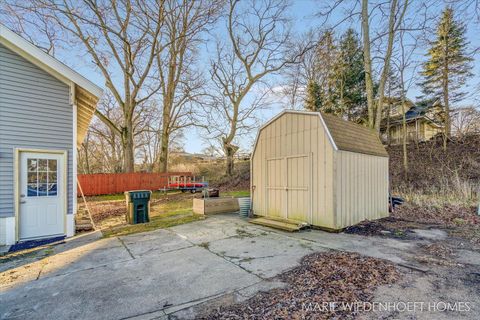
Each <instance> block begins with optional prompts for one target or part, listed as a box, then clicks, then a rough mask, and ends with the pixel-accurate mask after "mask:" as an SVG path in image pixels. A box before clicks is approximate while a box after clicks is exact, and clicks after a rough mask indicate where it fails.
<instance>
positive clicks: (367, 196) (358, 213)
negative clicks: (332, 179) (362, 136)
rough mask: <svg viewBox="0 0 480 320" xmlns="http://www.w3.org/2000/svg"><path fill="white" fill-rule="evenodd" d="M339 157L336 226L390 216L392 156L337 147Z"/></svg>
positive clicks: (337, 162)
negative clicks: (389, 190) (389, 178)
mask: <svg viewBox="0 0 480 320" xmlns="http://www.w3.org/2000/svg"><path fill="white" fill-rule="evenodd" d="M336 159H337V161H336V164H337V168H336V183H337V185H336V188H335V190H336V199H337V201H336V221H335V225H336V228H338V229H340V228H344V227H347V226H350V225H353V224H356V223H358V222H360V221H363V220H367V219H368V220H373V219H379V218H383V217H386V216H388V158H386V157H378V156H372V155H366V154H360V153H353V152H348V151H337V155H336Z"/></svg>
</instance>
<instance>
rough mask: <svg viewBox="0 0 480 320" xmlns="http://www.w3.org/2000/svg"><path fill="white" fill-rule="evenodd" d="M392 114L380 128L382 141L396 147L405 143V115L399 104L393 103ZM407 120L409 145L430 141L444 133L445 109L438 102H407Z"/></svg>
mask: <svg viewBox="0 0 480 320" xmlns="http://www.w3.org/2000/svg"><path fill="white" fill-rule="evenodd" d="M386 109H387V110H390V114H386V115H385V116H384V119H383V121H382V126H381V128H380V130H381V135H382V140H383V142H384V143H386V144H391V145H396V144H401V143H402V141H403V113H402V106H401V104H400V103H399V102H397V103H392V104H391V105H390V106H389V108H386ZM405 109H406V110H407V111H406V112H405V120H406V124H407V143H410V142H422V141H428V140H430V139H432V138H433V137H435V136H436V135H438V134H441V133H442V132H443V128H444V125H443V123H444V119H443V116H442V113H443V108H442V106H441V105H440V104H439V103H438V102H434V103H420V104H419V103H417V104H413V103H412V102H411V101H407V102H406V106H405Z"/></svg>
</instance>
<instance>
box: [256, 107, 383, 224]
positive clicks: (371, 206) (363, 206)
mask: <svg viewBox="0 0 480 320" xmlns="http://www.w3.org/2000/svg"><path fill="white" fill-rule="evenodd" d="M251 175H252V179H251V184H252V186H251V188H252V190H251V192H252V198H253V200H252V202H253V210H254V213H255V214H256V215H259V216H264V217H271V218H272V219H287V220H293V221H300V222H306V223H308V224H311V225H315V226H319V227H324V228H327V229H341V228H345V227H347V226H350V225H353V224H355V223H358V222H360V221H362V220H365V219H376V218H380V217H385V216H387V215H388V153H387V152H386V150H385V148H384V147H383V145H382V143H381V141H380V139H379V138H378V136H377V134H376V133H375V132H374V131H373V130H370V129H368V128H365V127H363V126H361V125H358V124H355V123H352V122H348V121H345V120H343V119H341V118H338V117H335V116H333V115H327V114H322V113H318V112H302V111H293V110H285V111H283V112H281V113H280V114H279V115H277V116H275V117H274V118H273V119H272V120H270V121H269V122H267V123H266V124H265V125H264V126H263V127H262V128H261V129H260V130H259V133H258V135H257V139H256V142H255V146H254V150H253V153H252V158H251Z"/></svg>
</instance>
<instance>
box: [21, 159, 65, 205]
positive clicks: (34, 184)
mask: <svg viewBox="0 0 480 320" xmlns="http://www.w3.org/2000/svg"><path fill="white" fill-rule="evenodd" d="M57 190H58V181H57V160H56V159H27V196H28V197H46V196H56V195H57V193H58V191H57Z"/></svg>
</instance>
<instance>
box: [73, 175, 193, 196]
mask: <svg viewBox="0 0 480 320" xmlns="http://www.w3.org/2000/svg"><path fill="white" fill-rule="evenodd" d="M171 176H192V173H191V172H169V173H143V172H135V173H96V174H79V175H78V183H80V185H81V186H82V189H83V193H84V194H85V195H86V196H95V195H102V194H115V193H122V192H125V191H128V190H152V191H155V190H159V189H162V188H164V187H167V185H168V177H171ZM79 194H80V193H79Z"/></svg>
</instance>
